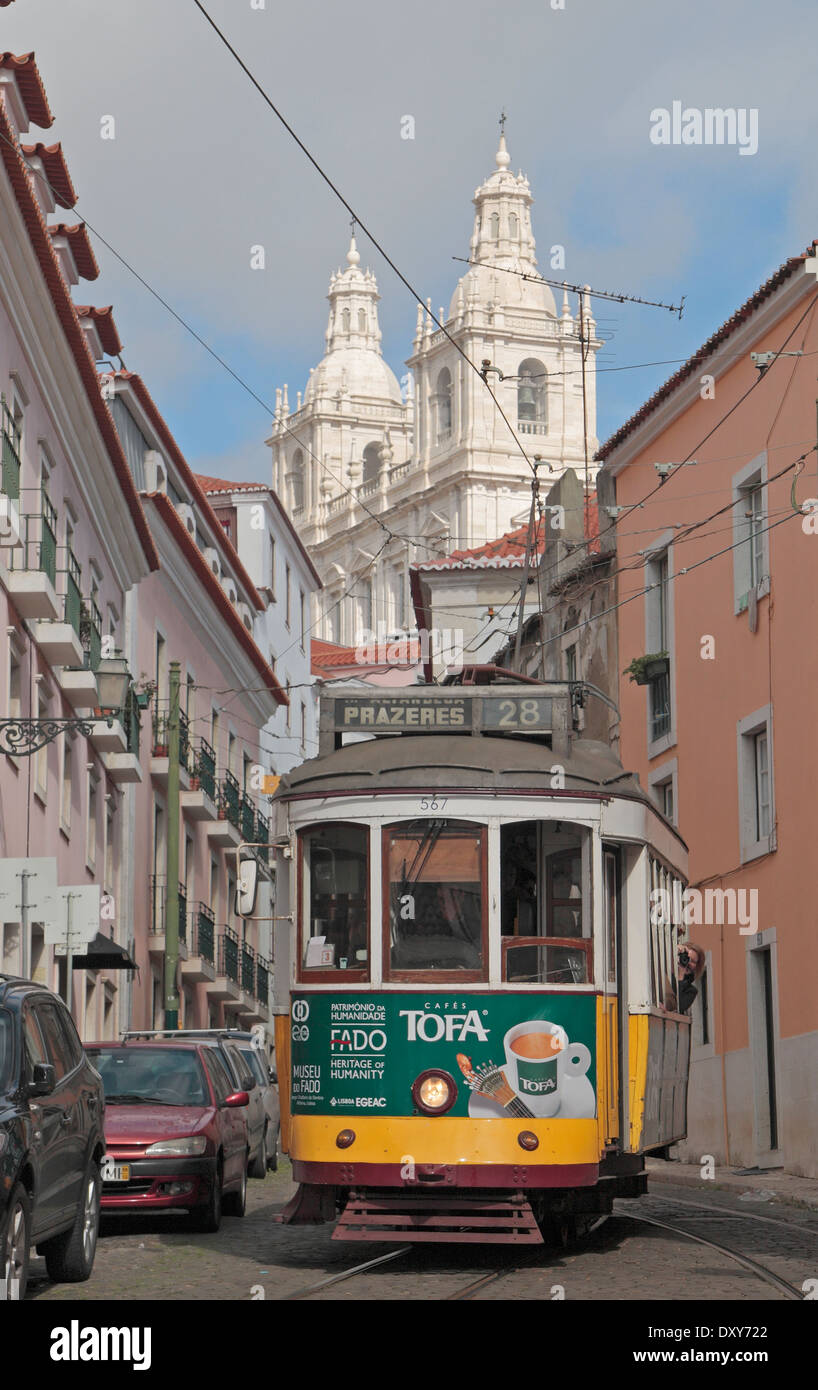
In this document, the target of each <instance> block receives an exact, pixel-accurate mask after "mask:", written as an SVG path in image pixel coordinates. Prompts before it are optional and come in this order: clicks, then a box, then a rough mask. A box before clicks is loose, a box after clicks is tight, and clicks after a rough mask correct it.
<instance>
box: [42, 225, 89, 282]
mask: <svg viewBox="0 0 818 1390" xmlns="http://www.w3.org/2000/svg"><path fill="white" fill-rule="evenodd" d="M48 234H49V236H50V237H52V238H53V237H58V236H64V237H67V238H68V245H69V246H70V248H71V255H72V256H73V257H74V261H75V263H76V267H77V271H78V273H79V274H80V275H81V276H82V278H83V280H96V278H97V276H98V275H99V266H98V265H97V258H96V256H95V255H94V252H93V250H92V247H91V240H90V237H89V236H88V229H87V227H86V225H85V223H84V222H73V223H72V224H71V225H70V226H69V224H68V223H67V222H57V223H56V225H55V226H53V227H52V226H49V228H48Z"/></svg>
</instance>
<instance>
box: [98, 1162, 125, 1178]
mask: <svg viewBox="0 0 818 1390" xmlns="http://www.w3.org/2000/svg"><path fill="white" fill-rule="evenodd" d="M101 1173H102V1181H103V1182H127V1181H128V1179H129V1177H130V1176H131V1165H130V1164H129V1163H114V1160H113V1159H112V1158H103V1160H102V1167H101Z"/></svg>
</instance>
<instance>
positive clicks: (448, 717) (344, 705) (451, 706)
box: [335, 695, 472, 734]
mask: <svg viewBox="0 0 818 1390" xmlns="http://www.w3.org/2000/svg"><path fill="white" fill-rule="evenodd" d="M335 727H336V729H337V730H338V731H341V732H344V733H353V732H355V733H357V732H361V733H368V734H375V733H388V732H389V731H390V730H411V731H412V732H413V733H419V732H420V731H421V730H423V731H425V732H426V733H447V734H451V733H460V734H462V733H468V732H470V730H471V727H472V700H471V699H470V698H469V697H468V696H464V695H460V696H456V697H454V698H452V697H451V696H442V695H438V696H435V695H431V696H430V695H415V696H409V697H407V696H403V697H401V698H400V699H394V698H391V697H389V696H377V695H376V696H365V697H363V698H362V699H343V700H336V701H335Z"/></svg>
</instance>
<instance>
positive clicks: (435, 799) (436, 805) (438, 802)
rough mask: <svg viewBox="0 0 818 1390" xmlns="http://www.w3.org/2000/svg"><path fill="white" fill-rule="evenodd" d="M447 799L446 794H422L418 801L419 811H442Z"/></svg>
mask: <svg viewBox="0 0 818 1390" xmlns="http://www.w3.org/2000/svg"><path fill="white" fill-rule="evenodd" d="M448 800H449V798H448V797H447V796H424V797H423V798H422V800H421V803H420V809H421V811H442V810H443V807H444V806H445V805H446V802H447V801H448Z"/></svg>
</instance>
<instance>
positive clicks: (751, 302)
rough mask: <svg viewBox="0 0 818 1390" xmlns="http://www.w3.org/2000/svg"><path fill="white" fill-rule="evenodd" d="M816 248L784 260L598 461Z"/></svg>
mask: <svg viewBox="0 0 818 1390" xmlns="http://www.w3.org/2000/svg"><path fill="white" fill-rule="evenodd" d="M816 245H818V242H815V241H813V242H812V243H811V244H810V245H809V246H808V247H807V249H806V251H804V252H803V253H802V254H801V255H800V256H790V258H789V260H786V261H784V263H783V265H780V266H779V267H778V270H776V271H775V272H774V273H773V274H772V275H771V276H770V278H769V280H765V282H764V284H763V285H761V287H760V288H759V289H757V290H756V291H755V294H751V295H750V298H749V299H747V300H745V302H744V303H743V304H742V305H741V308H739V309H736V312H735V313H734V314H731V316H730V318H729V319H727V321H726V322H725V323H723V324H722V326H721V328H719V329H717V330H716V332H715V333H713V334H712V336H711V337H709V338H708V339H707V342H706V343H703V344H702V346H701V347H700V348H699V349H698V351H696V352H694V354H693V356H692V357H689V358H688V360H687V361H686V362H685V363H684V365H683V366H682V367H680V368H679V370H678V371H677V372H674V374H673V376H672V377H670V378H669V379H668V380H667V381H666V382H665V384H664V386H660V387H659V389H658V391H654V393H653V395H652V396H650V397H649V398H648V400H646V401H645V403H644V405H642V406H640V407H639V409H638V410H637V412H636V414H635V415H632V416H631V418H630V419H629V420H626V421H625V423H624V425H620V427H619V429H618V430H616V432H615V433H614V434H612V435H611V436H610V438H609V439H606V441H605V443H604V444H602V445H601V446H600V447H599V448H598V449H597V451H596V453H595V454H594V458H595V459H606V458H608V457H609V456H610V455H611V454H612V453H613V452H614V450H615V449H616V448H618V446H619V445H620V444H621V443H622V442H623V441H624V440H625V439H627V438H628V435H630V434H633V432H634V431H635V430H636V429H638V428H639V426H640V425H641V424H642V423H643V422H644V421H645V420H646V419H647V418H648V416H649V415H652V414H653V412H654V410H656V409H657V408H658V407H659V406H660V405H661V403H662V401H665V400H667V398H668V396H672V395H673V392H674V391H675V390H676V387H677V386H680V385H681V384H682V382H683V381H686V380H687V378H688V377H689V376H692V375H693V373H694V372H697V371H699V369H700V367H701V365H702V363H703V362H704V361H706V359H707V358H708V357H710V356H712V354H713V353H714V352H715V351H716V349H717V348H719V347H721V345H722V343H724V342H726V340H727V339H728V338H729V337H730V336H731V334H732V333H734V332H735V331H736V329H737V328H739V327H740V326H741V324H743V323H745V322H746V320H747V319H748V318H750V316H751V314H753V313H754V312H755V310H756V309H758V308H759V306H760V305H762V304H763V303H764V301H765V300H767V299H769V298H770V295H772V294H774V293H775V291H776V290H777V289H778V287H779V285H783V283H784V281H785V280H788V279H789V278H790V276H791V275H793V274H794V273H795V271H796V270H797V269H798V267H799V266H801V265H803V263H804V261H805V260H806V259H807V257H808V256H814V255H815V248H816Z"/></svg>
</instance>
